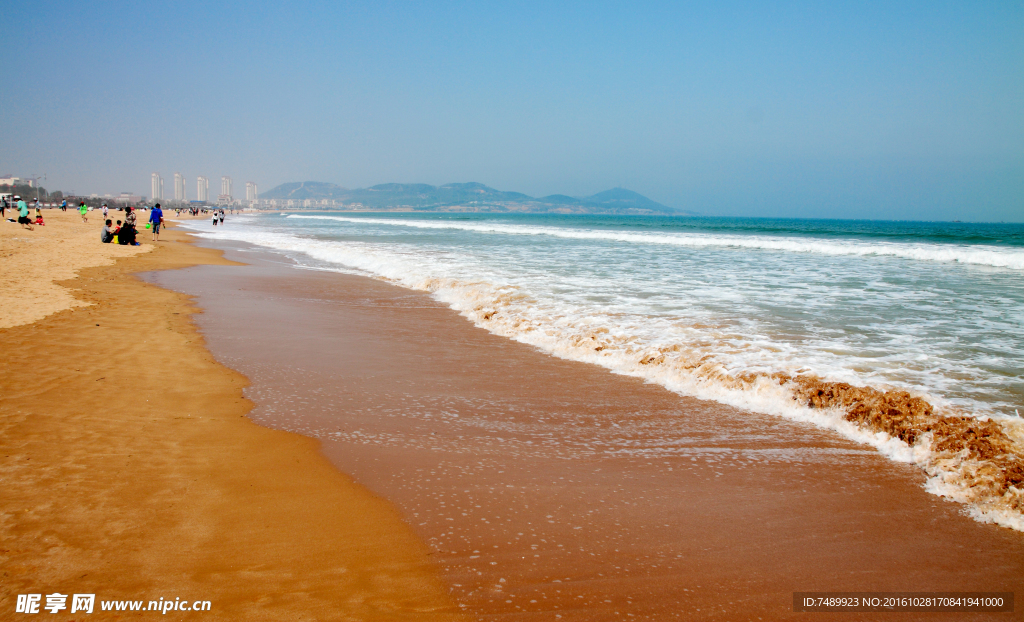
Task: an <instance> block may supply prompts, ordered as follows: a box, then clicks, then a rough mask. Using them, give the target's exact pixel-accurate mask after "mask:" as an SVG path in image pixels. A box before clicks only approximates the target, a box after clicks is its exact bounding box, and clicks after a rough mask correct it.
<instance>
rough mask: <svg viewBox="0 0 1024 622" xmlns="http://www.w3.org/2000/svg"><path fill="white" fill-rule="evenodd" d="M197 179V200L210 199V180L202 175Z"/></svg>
mask: <svg viewBox="0 0 1024 622" xmlns="http://www.w3.org/2000/svg"><path fill="white" fill-rule="evenodd" d="M196 181H197V183H196V200H197V201H203V202H206V201H208V200H209V197H210V180H209V179H207V178H205V177H203V176H202V175H200V176H199V179H197V180H196Z"/></svg>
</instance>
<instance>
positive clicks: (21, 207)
mask: <svg viewBox="0 0 1024 622" xmlns="http://www.w3.org/2000/svg"><path fill="white" fill-rule="evenodd" d="M14 198H15V199H17V201H18V224H19V225H21V228H22V229H28V230H29V231H32V221H31V220H29V219H28V205H27V204H26V203H25V202H24V201H23V200H21V197H20V196H16V197H14Z"/></svg>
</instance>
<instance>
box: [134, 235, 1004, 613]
mask: <svg viewBox="0 0 1024 622" xmlns="http://www.w3.org/2000/svg"><path fill="white" fill-rule="evenodd" d="M204 244H215V245H216V246H217V247H218V248H223V249H226V252H227V256H228V257H235V258H242V257H244V258H245V259H244V260H245V262H246V264H247V265H246V267H245V268H242V269H238V270H234V269H230V270H228V269H221V268H217V267H215V266H213V267H208V268H207V267H199V268H195V269H190V270H188V271H185V272H187V273H185V272H162V273H158V274H154V275H151V276H152V279H153V280H154V282H157V283H159V284H162V285H164V286H166V287H169V288H172V289H183V290H186V291H188V292H189V293H192V294H194V295H196V296H197V299H198V300H199V301H200V302H201V304H202V305H203V307H204V308H205V309H207V313H206V314H204V316H202V318H200V326H201V329H202V332H203V334H204V335H205V336H206V337H207V339H208V342H209V344H210V347H211V350H212V351H213V352H214V353H215V354H216V356H217V357H218V358H219V359H220V360H222V361H225V362H227V363H228V364H229V365H230V366H231V367H233V368H235V369H239V370H241V371H243V372H244V373H246V375H247V376H248V377H249V378H250V379H251V381H252V386H251V387H250V389H249V390H248V391H249V392H248V394H249V395H251V396H252V397H253V399H254V400H255V401H256V402H257V408H256V409H255V410H254V412H253V418H254V419H255V420H257V421H259V422H260V423H262V424H264V425H268V426H272V427H278V428H282V429H288V430H292V431H297V432H300V433H302V434H305V435H308V436H313V437H316V438H319V439H321V440H322V441H323V442H324V451H325V453H326V454H327V455H328V456H329V457H330V458H331V460H332V461H333V462H334V464H335V465H337V466H338V468H339V469H340V470H342V471H343V472H346V473H349V474H351V475H352V476H353V477H355V479H356V481H358V482H360V483H362V484H364V485H366V486H368V487H369V488H370V489H371V490H373V491H374V492H376V493H378V494H380V495H382V496H384V497H385V498H388V499H389V500H391V501H393V502H394V503H395V504H396V505H397V506H398V507H399V508H400V509H401V510H402V511H403V515H404V517H405V518H406V520H407V521H408V522H409V523H410V524H411V525H412V527H413V528H414V529H415V530H416V531H417V533H418V534H419V535H420V537H421V538H422V539H424V540H425V541H427V542H428V543H429V544H430V546H431V547H432V548H433V550H434V552H435V553H436V559H437V561H438V563H439V564H440V565H441V567H442V568H443V569H444V573H445V577H446V578H447V579H448V581H449V583H450V584H451V585H452V586H453V587H454V588H455V595H456V597H457V598H458V600H459V602H460V603H462V604H465V605H467V609H466V610H465V611H467V613H470V614H475V615H476V616H480V617H483V616H488V617H489V619H496V620H501V619H509V620H513V619H514V620H528V619H538V620H540V619H551V617H552V616H555V615H557V616H561V619H565V620H570V619H577V620H604V619H608V620H612V619H619V618H620V617H622V616H628V614H633V615H636V616H638V617H639V619H673V618H676V617H687V616H694V617H700V618H702V619H722V620H731V619H746V618H747V617H751V616H753V617H754V618H756V617H764V618H765V619H780V618H786V617H789V616H791V615H793V612H792V610H791V606H792V593H793V592H794V591H804V590H831V589H839V590H867V591H875V590H900V591H931V590H953V591H956V590H964V589H971V590H1013V589H1015V588H1019V587H1020V579H1019V577H1020V576H1024V567H1022V566H1021V560H1022V559H1024V543H1022V542H1021V541H1020V538H1019V535H1018V534H1017V533H1015V532H1012V531H1009V530H1005V529H1002V528H998V527H994V526H992V525H981V524H978V523H976V522H974V521H973V520H971V519H970V518H968V517H966V516H964V515H963V513H962V511H961V509H960V507H959V506H957V505H956V504H953V503H949V502H945V501H942V500H940V499H938V498H936V497H934V496H931V495H929V494H928V493H927V492H925V491H924V489H923V482H924V475H923V474H922V473H920V472H919V471H917V470H916V469H915V468H912V467H910V466H908V465H900V464H894V463H891V462H889V461H887V460H886V459H885V458H884V457H882V456H880V455H878V454H877V453H876V452H874V451H873V450H871V449H868V448H865V447H863V446H860V445H857V444H856V443H853V442H851V441H848V440H845V439H841V438H837V436H836V435H835V434H833V433H831V432H828V431H824V430H820V429H814V428H812V427H811V426H809V425H807V424H801V423H799V422H791V421H784V420H778V419H776V418H773V417H770V416H762V415H757V414H756V413H750V412H744V411H740V410H738V409H735V408H731V407H727V406H723V405H720V404H714V403H711V402H705V401H701V400H696V399H692V398H681V397H679V396H678V395H675V394H672V393H670V392H668V391H666V390H664V389H662V388H660V387H657V386H652V385H650V384H645V383H644V382H642V380H641V379H638V378H630V377H624V376H620V375H614V374H611V373H610V372H608V371H607V370H605V369H602V368H599V367H598V366H595V365H588V364H584V363H580V362H576V361H567V360H562V359H556V358H554V357H551V356H549V355H546V354H544V353H542V352H539V351H537V350H536V349H534V348H532V347H530V346H528V345H525V344H521V343H517V342H512V341H510V340H507V339H504V338H501V337H499V336H497V335H493V334H491V333H488V332H487V331H485V330H483V329H482V328H479V327H475V326H473V325H472V324H471V323H469V322H467V321H466V320H465V318H463V317H460V316H459V315H458V313H457V312H455V311H453V310H452V309H450V308H448V307H447V306H446V305H444V304H443V303H440V302H438V301H436V300H433V299H432V298H431V297H430V296H429V295H427V294H426V293H423V292H416V291H411V290H407V289H402V288H398V287H395V286H393V285H390V284H387V283H383V282H381V281H378V280H374V279H369V278H365V277H359V276H354V275H345V274H338V273H334V272H329V271H316V270H301V269H296V268H295V267H293V266H291V265H290V264H289V263H288V262H287V260H282V258H281V257H280V255H277V254H273V253H268V252H266V251H265V250H262V249H257V248H255V247H249V246H248V245H245V244H241V243H239V244H229V243H213V242H210V241H206V242H204ZM147 278H150V277H147ZM262 326H279V327H282V330H278V331H266V330H260V329H258V328H254V327H262ZM630 448H649V449H650V452H649V455H646V456H644V455H638V454H635V453H634V454H632V456H631V455H630V451H629V450H630ZM988 615H990V614H978V615H977V616H974V617H971V616H967V617H965V619H987V618H985V616H988ZM904 617H905V619H931V618H932V617H934V616H933V615H930V614H920V615H916V616H915V615H909V614H904ZM844 619H873V618H871V617H859V616H849V614H844Z"/></svg>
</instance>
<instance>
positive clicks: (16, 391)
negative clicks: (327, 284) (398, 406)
mask: <svg viewBox="0 0 1024 622" xmlns="http://www.w3.org/2000/svg"><path fill="white" fill-rule="evenodd" d="M69 215H70V214H69ZM51 217H52V219H53V220H52V222H53V223H54V225H53V226H54V228H53V229H50V231H51V232H53V231H55V230H56V229H57V227H56V225H57V222H58V221H60V220H61V218H60V216H59V215H58V214H52V215H51V214H49V213H47V217H46V219H47V221H48V222H51ZM75 218H77V214H76V215H75ZM90 220H92V219H90ZM97 220H98V219H97ZM64 224H65V225H67V227H66V229H65V230H63V232H62V236H64V237H65V240H66V241H64V242H58V241H56V238H53V237H51V238H44V237H42V236H37V237H36V238H33V239H32V240H33V241H31V242H24V243H22V242H18V243H17V244H15V243H13V242H12V245H11V246H9V247H8V250H10V251H11V252H12V253H16V252H20V251H19V250H18V249H19V248H21V249H29V250H28V251H27V252H30V253H31V254H30V255H29V256H28V257H27V258H24V257H23V258H21V259H19V260H18V261H15V260H14V259H12V257H13V256H12V255H7V256H6V257H5V263H3V264H2V268H3V269H5V270H6V271H7V274H6V275H5V278H8V279H9V280H12V281H14V280H16V279H17V277H18V275H19V274H20V273H19V272H18V271H17V270H18V269H19V266H22V265H27V264H33V263H34V264H37V265H39V264H43V263H46V264H47V265H59V264H61V263H62V262H61V261H60V260H59V257H57V258H54V257H47V256H45V254H46V253H48V252H53V253H60V252H63V251H62V249H67V248H70V247H72V246H73V244H72V242H74V243H76V244H77V243H82V244H86V245H87V244H88V242H89V241H91V242H93V243H95V244H96V245H97V246H99V241H98V240H99V227H100V225H99V224H98V223H94V222H90V223H89V224H88V225H83V224H81V223H80V221H79V223H77V224H76V223H74V221H73V220H70V221H68V222H66V223H64ZM0 226H4V225H0ZM47 226H48V227H49V226H51V225H47ZM10 227H12V228H13V227H14V225H10ZM14 235H15V236H16V237H26V238H27V236H29V235H31V233H30V232H26V233H25V234H21V233H15V234H14ZM51 236H52V234H51ZM140 237H142V236H140ZM146 237H148V236H146ZM164 237H165V239H167V240H168V241H166V242H161V243H160V244H159V245H158V246H157V247H156V248H155V249H154V250H152V252H146V253H144V254H142V255H139V256H135V257H122V258H121V259H118V260H117V262H116V263H114V262H113V261H107V262H106V263H107V264H113V265H106V266H102V267H91V268H81V269H80V270H79V275H80V276H79V277H78V278H75V279H72V280H68V281H63V282H61V283H58V284H57V285H51V284H50V280H51V279H50V275H49V274H48V273H47V274H43V276H41V277H39V276H38V275H36V273H32V274H33V275H36V276H37V277H38V278H41V279H42V278H46V282H45V283H43V284H42V285H45V287H41V288H39V289H37V290H35V291H36V292H37V294H38V295H37V296H35V297H33V296H25V297H23V298H24V300H26V301H28V303H30V304H31V306H32V308H31V309H29V310H24V309H20V308H17V307H16V305H17V304H18V301H17V300H16V299H15V298H14V297H8V298H5V301H6V302H5V307H4V308H3V309H2V312H4V313H9V314H11V315H12V316H15V317H18V318H30V319H31V318H33V317H37V316H39V315H40V314H42V315H44V316H45V317H44V318H43V319H41V320H37V321H34V322H32V323H28V324H23V325H20V326H14V327H11V328H0V369H2V370H3V371H2V373H0V450H2V451H0V460H2V462H0V482H2V485H0V577H2V581H0V619H2V620H24V619H31V618H32V616H31V615H29V616H26V615H25V614H18V613H15V603H16V599H17V595H18V594H33V593H34V594H43V595H47V594H52V593H55V592H59V593H61V594H76V593H82V594H96V598H97V601H101V600H114V599H127V600H143V601H149V600H158V599H160V598H165V599H169V600H172V601H173V600H174V599H175V598H181V599H186V600H188V601H189V602H192V601H195V600H208V601H210V602H211V610H210V611H206V612H202V613H183V612H169V613H168V614H167V615H166V616H160V614H157V613H155V612H146V611H143V612H139V613H134V614H132V613H125V612H121V613H116V614H115V613H103V612H101V611H100V605H99V604H98V602H97V604H96V606H95V611H94V612H93V613H92V614H89V615H85V616H83V615H82V614H81V613H76V614H74V615H71V614H70V611H69V610H67V609H66V610H64V611H62V612H61V613H59V614H57V615H53V614H51V613H50V612H49V611H45V610H44V611H41V612H40V613H41V615H37V616H35V617H41V618H43V619H47V620H78V621H79V622H81V620H93V619H96V620H104V619H125V618H130V619H136V618H146V619H151V618H153V616H154V615H156V616H158V617H161V619H167V620H183V619H189V620H198V619H204V620H207V619H209V620H409V619H415V620H453V619H458V616H457V615H456V614H453V613H452V612H453V611H455V607H454V603H453V601H451V600H450V598H449V597H448V594H447V589H446V587H445V586H444V584H443V583H442V582H441V581H440V580H439V578H438V576H437V573H436V570H435V568H434V567H433V565H432V564H431V562H430V560H429V554H430V552H429V550H428V549H427V548H426V547H425V546H424V544H423V543H422V541H421V540H420V539H419V538H418V537H417V536H416V535H415V534H414V533H413V532H412V531H411V530H410V529H409V528H408V527H407V526H406V525H405V524H404V523H403V521H402V519H401V517H400V515H399V513H398V512H397V511H396V509H395V508H394V507H393V506H392V505H391V504H389V503H388V502H386V501H385V500H382V499H380V498H379V497H376V496H374V495H373V494H371V493H370V492H369V491H367V490H366V489H365V488H363V487H361V486H358V485H356V484H354V483H353V482H352V481H351V480H350V479H349V478H347V477H346V476H344V475H342V474H341V473H340V472H339V471H337V470H336V469H335V468H334V467H333V466H332V465H331V464H330V463H329V462H328V461H327V460H325V459H324V457H323V455H322V454H321V453H320V451H319V443H318V442H317V441H315V440H311V439H308V438H303V437H302V436H299V435H295V434H289V433H284V432H280V431H274V430H269V429H266V428H264V427H260V426H258V425H255V424H253V423H251V422H250V421H249V420H248V419H246V414H247V413H248V412H249V409H250V407H251V403H250V402H249V401H248V400H246V399H244V398H243V396H242V388H243V387H244V386H245V385H246V384H247V381H246V379H245V378H244V377H243V376H241V375H240V374H238V373H237V372H234V371H232V370H230V369H228V368H226V367H224V366H223V365H220V364H219V363H217V362H216V361H215V360H214V359H213V357H212V356H211V355H210V353H209V351H208V350H207V349H206V348H205V346H204V341H203V339H202V337H201V336H200V335H198V334H197V332H196V330H195V327H194V325H193V324H192V313H194V312H196V311H197V309H196V308H195V307H194V306H193V304H192V302H191V301H190V300H189V299H188V298H187V297H186V296H184V295H181V294H178V293H175V292H171V291H167V290H164V289H160V288H157V287H154V286H152V285H149V284H146V283H143V282H141V281H139V280H138V279H137V278H135V277H134V276H133V273H134V272H136V271H139V270H146V271H152V270H163V269H172V268H181V267H184V266H190V265H195V264H220V265H222V266H224V265H225V264H228V263H229V262H226V261H224V260H223V259H221V257H220V254H219V253H217V252H215V251H211V250H208V249H199V248H196V247H194V246H193V245H191V244H187V243H184V242H183V241H182V240H183V239H184V237H185V236H182V235H180V234H175V233H173V232H169V233H168V234H165V236H164ZM47 240H49V241H47ZM67 240H71V241H67ZM18 244H21V246H18ZM103 250H104V252H113V253H119V252H121V250H119V249H117V248H114V249H111V248H110V247H109V246H107V247H106V248H104V249H103ZM124 250H128V249H124ZM123 254H127V253H123ZM22 259H23V260H24V261H22ZM100 263H102V262H100ZM79 267H80V266H79ZM54 278H59V275H57V276H56V277H54ZM47 291H51V292H58V293H59V294H60V295H58V296H55V297H54V299H53V300H49V299H43V300H40V299H39V298H40V296H44V295H45V292H47ZM39 292H43V293H39ZM67 298H71V299H72V300H73V301H74V304H70V305H69V304H66V302H67ZM12 305H14V306H12ZM61 305H63V307H61ZM60 308H63V309H64V310H58V309H60ZM43 604H45V598H44V600H43ZM68 605H70V603H68Z"/></svg>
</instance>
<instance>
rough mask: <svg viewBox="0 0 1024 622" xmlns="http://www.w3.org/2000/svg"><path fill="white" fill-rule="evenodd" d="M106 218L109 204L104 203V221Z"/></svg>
mask: <svg viewBox="0 0 1024 622" xmlns="http://www.w3.org/2000/svg"><path fill="white" fill-rule="evenodd" d="M106 218H107V204H106V203H104V204H103V219H104V220H106Z"/></svg>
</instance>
